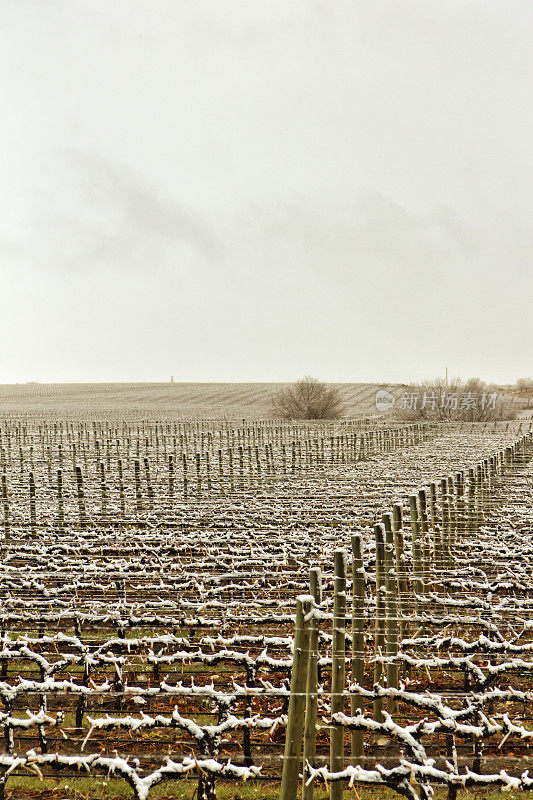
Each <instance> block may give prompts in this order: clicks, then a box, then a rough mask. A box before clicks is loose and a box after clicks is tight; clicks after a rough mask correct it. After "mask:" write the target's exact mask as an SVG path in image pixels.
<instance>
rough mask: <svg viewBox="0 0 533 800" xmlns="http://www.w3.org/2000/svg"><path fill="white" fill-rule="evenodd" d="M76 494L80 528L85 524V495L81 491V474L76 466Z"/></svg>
mask: <svg viewBox="0 0 533 800" xmlns="http://www.w3.org/2000/svg"><path fill="white" fill-rule="evenodd" d="M75 473H76V495H77V499H78V516H79V524H80V528H85V525H86V524H87V514H86V512H85V495H84V492H83V475H82V472H81V467H76V470H75Z"/></svg>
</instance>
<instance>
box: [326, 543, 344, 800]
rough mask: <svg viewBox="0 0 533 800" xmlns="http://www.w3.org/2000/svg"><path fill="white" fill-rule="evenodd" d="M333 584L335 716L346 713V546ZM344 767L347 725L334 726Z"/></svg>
mask: <svg viewBox="0 0 533 800" xmlns="http://www.w3.org/2000/svg"><path fill="white" fill-rule="evenodd" d="M334 559H335V560H334V583H333V592H334V593H333V641H332V645H331V648H332V666H331V715H332V716H333V715H334V714H336V713H338V712H339V711H341V712H344V684H345V673H346V561H347V553H346V550H344V549H343V548H338V549H337V550H335V554H334ZM343 767H344V728H343V727H342V726H341V725H334V726H333V727H332V729H331V736H330V769H331V771H332V772H340V771H341V770H342V769H343ZM342 795H343V783H342V781H333V782H332V784H331V793H330V797H331V800H342Z"/></svg>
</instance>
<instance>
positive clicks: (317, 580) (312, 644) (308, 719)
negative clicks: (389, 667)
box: [302, 567, 322, 800]
mask: <svg viewBox="0 0 533 800" xmlns="http://www.w3.org/2000/svg"><path fill="white" fill-rule="evenodd" d="M309 594H310V595H311V597H313V599H314V601H315V605H316V606H320V604H321V603H322V571H321V570H320V568H319V567H312V568H311V569H310V570H309ZM317 685H318V620H317V619H316V617H314V616H313V617H312V618H311V620H310V623H309V664H308V670H307V690H306V693H307V700H306V707H305V730H304V757H303V786H302V800H312V798H313V794H314V783H313V781H311V783H309V785H306V780H307V778H308V777H309V776H308V771H307V764H308V763H309V764H310V765H311V766H312V767H314V766H315V756H316V723H317V708H318V692H317Z"/></svg>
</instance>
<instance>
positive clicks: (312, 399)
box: [270, 375, 343, 419]
mask: <svg viewBox="0 0 533 800" xmlns="http://www.w3.org/2000/svg"><path fill="white" fill-rule="evenodd" d="M270 407H271V410H272V412H273V413H274V414H275V415H276V416H278V417H282V418H283V419H338V418H339V417H340V416H341V415H342V412H343V401H342V394H341V392H340V390H339V389H337V388H335V387H334V386H328V385H327V384H326V383H322V381H319V380H318V379H317V378H312V377H310V376H309V375H306V377H305V378H301V379H300V380H299V381H296V383H293V384H292V385H291V386H287V387H284V388H283V389H279V391H277V392H276V393H275V394H274V395H272V397H271V400H270Z"/></svg>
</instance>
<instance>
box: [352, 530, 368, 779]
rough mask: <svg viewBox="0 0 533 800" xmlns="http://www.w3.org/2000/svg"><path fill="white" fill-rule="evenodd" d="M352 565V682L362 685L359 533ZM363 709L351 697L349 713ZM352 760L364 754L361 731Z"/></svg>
mask: <svg viewBox="0 0 533 800" xmlns="http://www.w3.org/2000/svg"><path fill="white" fill-rule="evenodd" d="M352 550H353V564H352V580H353V588H352V595H353V611H352V682H353V683H357V684H358V685H359V686H362V685H363V681H364V676H365V589H366V581H365V571H364V564H363V537H362V535H361V534H360V533H358V534H355V536H352ZM362 709H363V699H362V697H358V696H357V695H356V694H353V693H352V695H351V698H350V711H351V714H352V716H355V715H356V714H358V713H359V712H360V711H362ZM351 742H352V747H351V749H352V759H353V763H354V764H359V763H361V760H362V758H363V753H364V741H363V731H352V734H351Z"/></svg>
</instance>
